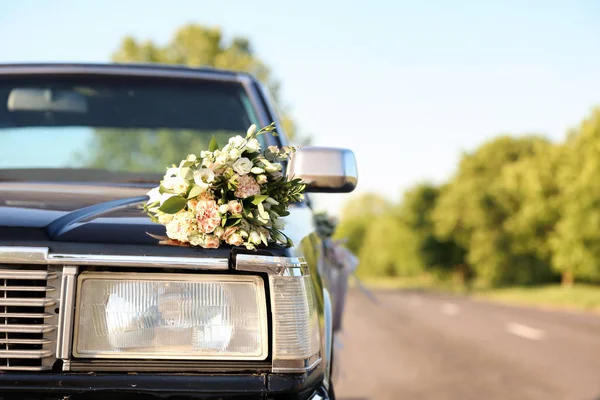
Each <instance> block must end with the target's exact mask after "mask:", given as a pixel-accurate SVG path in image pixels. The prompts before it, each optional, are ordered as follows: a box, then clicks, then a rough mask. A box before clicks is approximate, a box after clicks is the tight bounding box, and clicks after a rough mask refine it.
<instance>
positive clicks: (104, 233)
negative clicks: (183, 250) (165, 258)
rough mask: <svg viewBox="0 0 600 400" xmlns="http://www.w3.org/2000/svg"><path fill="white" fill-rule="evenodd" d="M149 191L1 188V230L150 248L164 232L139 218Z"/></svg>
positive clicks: (93, 186) (61, 185)
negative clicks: (157, 236)
mask: <svg viewBox="0 0 600 400" xmlns="http://www.w3.org/2000/svg"><path fill="white" fill-rule="evenodd" d="M148 189H149V188H148V187H146V186H142V185H137V186H136V185H129V186H115V185H104V184H81V183H78V184H71V183H59V184H52V183H29V182H18V183H17V182H2V183H0V230H7V229H12V228H15V229H17V228H22V229H28V228H30V229H36V230H43V232H44V233H45V235H46V236H47V238H48V239H50V240H55V241H70V242H81V241H83V242H90V243H129V244H151V243H156V239H153V238H151V237H150V236H148V235H147V234H146V232H148V233H152V234H156V235H164V233H165V231H164V227H163V226H161V225H158V224H155V223H153V222H152V221H150V219H149V218H148V217H147V216H146V215H144V214H143V212H142V210H141V206H142V205H143V203H144V202H145V200H146V195H145V193H146V192H147V191H148Z"/></svg>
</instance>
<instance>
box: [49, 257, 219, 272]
mask: <svg viewBox="0 0 600 400" xmlns="http://www.w3.org/2000/svg"><path fill="white" fill-rule="evenodd" d="M48 262H49V263H50V264H73V265H99V266H120V267H161V268H164V267H186V268H189V269H211V270H226V269H228V268H229V260H228V259H227V258H192V257H162V256H115V255H93V254H50V255H49V256H48Z"/></svg>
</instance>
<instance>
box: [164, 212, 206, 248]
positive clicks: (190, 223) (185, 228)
mask: <svg viewBox="0 0 600 400" xmlns="http://www.w3.org/2000/svg"><path fill="white" fill-rule="evenodd" d="M166 228H167V236H168V237H169V238H171V239H173V240H179V241H180V242H187V241H188V238H189V237H190V236H191V235H194V234H195V233H196V232H198V224H197V223H196V215H195V214H194V213H193V212H191V211H179V212H178V213H176V214H175V215H173V218H172V219H171V220H170V221H169V222H167V225H166Z"/></svg>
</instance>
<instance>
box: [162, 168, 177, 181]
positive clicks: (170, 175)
mask: <svg viewBox="0 0 600 400" xmlns="http://www.w3.org/2000/svg"><path fill="white" fill-rule="evenodd" d="M177 176H179V168H178V167H171V168H167V172H166V173H165V176H164V177H165V179H167V178H174V177H177Z"/></svg>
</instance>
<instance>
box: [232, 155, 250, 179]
mask: <svg viewBox="0 0 600 400" xmlns="http://www.w3.org/2000/svg"><path fill="white" fill-rule="evenodd" d="M253 166H254V164H252V161H250V160H249V159H247V158H246V157H242V158H239V159H238V160H237V161H236V162H234V163H233V170H234V171H235V172H237V173H238V174H240V175H247V174H248V173H249V172H250V170H251V169H252V167H253Z"/></svg>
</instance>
